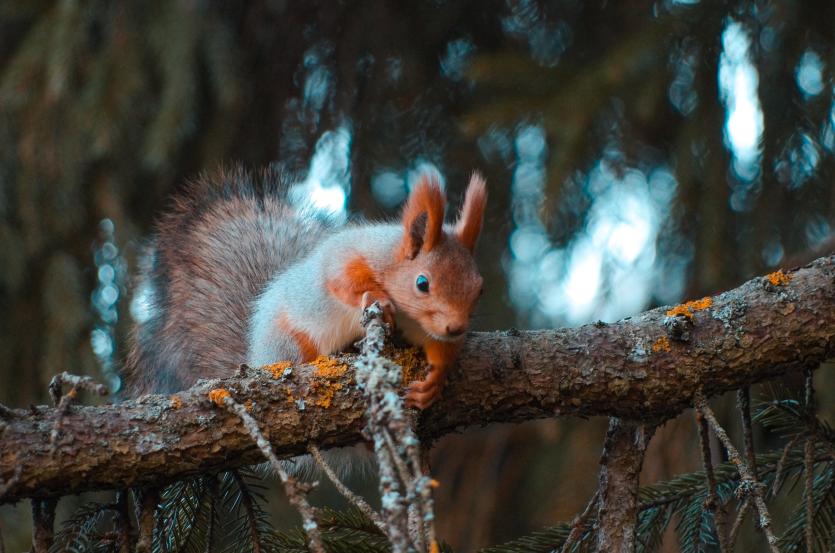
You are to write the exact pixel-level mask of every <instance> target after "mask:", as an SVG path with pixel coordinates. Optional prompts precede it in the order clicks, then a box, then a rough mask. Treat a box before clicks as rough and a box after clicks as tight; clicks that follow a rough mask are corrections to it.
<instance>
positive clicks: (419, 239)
mask: <svg viewBox="0 0 835 553" xmlns="http://www.w3.org/2000/svg"><path fill="white" fill-rule="evenodd" d="M444 205H445V201H444V193H443V192H442V191H441V185H440V183H439V182H438V178H437V176H435V175H430V174H423V175H421V177H420V180H419V181H418V183H417V185H416V186H415V187H414V189H412V193H411V194H410V195H409V200H408V201H407V202H406V206H405V207H404V208H403V230H404V233H403V249H402V252H403V256H404V257H406V258H408V259H414V258H415V257H416V256H417V254H418V253H419V252H420V251H421V250H422V251H424V252H429V251H432V249H433V248H434V247H435V246H437V245H438V243H439V242H440V241H441V236H442V233H443V224H444Z"/></svg>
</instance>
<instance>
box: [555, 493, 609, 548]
mask: <svg viewBox="0 0 835 553" xmlns="http://www.w3.org/2000/svg"><path fill="white" fill-rule="evenodd" d="M599 498H600V491H599V490H597V491H595V492H594V495H592V496H591V499H590V500H589V502H588V504H587V505H586V508H585V509H583V512H582V513H579V514H578V515H577V516H575V517H574V520H572V521H571V531H570V532H569V533H568V537H567V538H565V543H563V544H562V549H560V553H569V552H570V551H571V548H572V547H573V546H574V544H575V543H576V542H577V540H578V539H580V535H581V534H582V532H583V529H584V528H585V527H586V523H587V522H588V519H589V516H591V514H592V513H593V512H594V508H595V507H596V506H597V500H598V499H599Z"/></svg>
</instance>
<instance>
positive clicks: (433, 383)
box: [406, 369, 446, 410]
mask: <svg viewBox="0 0 835 553" xmlns="http://www.w3.org/2000/svg"><path fill="white" fill-rule="evenodd" d="M439 373H440V371H433V370H432V369H430V370H429V374H428V375H427V376H426V378H424V379H423V380H416V381H415V382H412V383H411V385H409V391H408V392H406V405H407V406H408V407H417V408H418V409H420V410H424V409H426V408H427V407H429V406H431V405H432V404H433V403H435V402H436V401H438V399H439V398H440V397H441V392H443V390H444V384H445V383H446V378H445V377H444V375H442V374H439Z"/></svg>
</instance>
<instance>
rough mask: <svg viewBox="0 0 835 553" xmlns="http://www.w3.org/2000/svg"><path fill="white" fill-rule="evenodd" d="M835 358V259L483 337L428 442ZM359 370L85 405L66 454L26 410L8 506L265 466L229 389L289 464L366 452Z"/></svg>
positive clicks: (12, 450) (410, 367) (684, 402)
mask: <svg viewBox="0 0 835 553" xmlns="http://www.w3.org/2000/svg"><path fill="white" fill-rule="evenodd" d="M668 313H670V315H668ZM676 313H679V314H678V315H676ZM394 355H396V361H397V362H398V363H400V364H401V365H402V366H403V368H404V373H406V374H414V371H415V370H416V369H417V365H418V364H420V363H422V361H420V360H417V361H415V356H414V354H413V353H410V352H402V351H401V352H397V351H395V352H394ZM833 356H835V256H830V257H826V258H821V259H819V260H817V261H816V262H814V263H813V264H811V265H810V266H808V267H805V268H802V269H798V270H795V271H792V272H789V273H786V274H785V275H784V274H782V273H778V274H776V275H770V277H758V278H755V279H753V280H751V281H749V282H747V283H745V284H744V285H742V286H740V287H739V288H736V289H734V290H731V291H729V292H726V293H724V294H721V295H719V296H716V297H713V298H711V299H710V300H705V301H699V302H693V303H690V304H685V305H683V306H677V307H676V308H674V309H673V310H668V309H665V308H659V309H654V310H651V311H647V312H644V313H642V314H640V315H637V316H635V317H632V318H629V319H625V320H622V321H619V322H617V323H613V324H603V323H599V324H595V325H586V326H582V327H579V328H572V329H559V330H542V331H530V332H519V331H515V330H509V331H503V332H480V333H472V334H470V335H469V337H468V340H467V343H466V344H465V346H464V349H463V352H462V355H461V359H460V362H459V367H458V368H457V369H456V370H454V371H452V374H451V375H450V379H449V383H448V385H447V388H446V390H445V392H444V397H443V398H442V400H441V401H439V402H438V404H437V405H435V406H433V407H432V408H431V409H429V410H428V411H427V412H426V413H424V414H422V415H421V418H420V427H419V429H418V432H419V434H420V436H421V438H422V439H424V440H427V441H429V442H431V441H432V440H435V439H437V438H439V437H440V436H443V435H444V434H447V433H449V432H451V431H454V430H458V429H461V428H464V427H467V426H471V425H483V424H487V423H491V422H518V421H523V420H530V419H535V418H541V417H552V416H554V415H568V414H572V415H583V416H592V415H606V416H616V417H621V418H624V419H633V420H644V421H650V422H655V421H659V420H662V419H664V418H666V417H670V416H673V415H675V414H677V413H678V412H680V411H681V410H683V409H684V408H686V407H688V406H690V405H692V402H693V396H694V394H695V393H696V392H697V391H698V390H700V389H703V390H704V393H705V394H706V395H714V394H718V393H722V392H725V391H728V390H733V389H738V388H740V387H742V386H745V385H749V384H752V383H754V382H759V381H762V380H766V379H769V378H774V377H777V376H780V375H783V374H785V373H786V372H788V371H793V370H801V369H807V368H809V369H812V368H816V367H817V366H818V364H819V363H820V362H821V361H824V360H826V359H829V358H831V357H833ZM354 358H355V356H351V355H343V356H339V357H337V358H334V359H333V360H325V361H322V360H319V361H318V362H314V363H311V364H308V365H303V366H298V367H294V368H293V369H292V371H286V370H283V369H282V370H281V371H278V370H273V371H269V370H255V369H250V370H248V371H245V374H244V375H242V376H235V377H232V378H228V379H223V380H214V381H201V382H198V383H197V384H196V385H195V386H194V387H192V388H191V389H189V390H186V391H183V392H180V393H178V394H176V395H175V396H171V397H167V396H146V397H143V398H140V399H138V400H136V401H126V402H124V403H121V404H118V405H110V406H103V407H84V406H78V405H72V406H70V407H68V409H67V413H66V414H65V415H64V416H63V417H62V420H61V425H60V434H59V435H58V436H57V437H56V439H55V443H54V444H53V446H50V432H51V431H52V429H53V426H54V422H55V420H56V417H58V416H59V412H58V411H56V409H55V408H50V407H43V406H41V407H32V408H31V409H29V410H15V411H13V414H12V415H11V416H5V417H3V420H2V422H0V490H5V494H4V495H0V503H3V502H9V501H16V500H18V499H21V498H24V497H49V496H57V495H64V494H69V493H79V492H82V491H91V490H100V489H126V488H128V487H136V486H140V487H143V486H148V485H152V486H159V485H162V484H165V483H166V482H170V481H172V480H175V479H178V478H182V477H184V476H187V475H191V474H196V473H199V472H203V471H206V470H212V469H229V468H234V467H236V466H240V465H243V464H251V463H256V462H260V461H262V460H263V459H262V456H261V454H260V452H259V450H258V448H257V447H256V446H255V444H253V442H252V439H251V438H250V436H249V434H248V433H247V432H246V431H245V430H244V429H243V428H242V427H241V425H240V424H239V423H238V419H237V417H236V416H235V415H233V414H232V413H228V412H226V411H225V410H218V409H213V408H212V407H211V405H210V403H209V401H208V399H207V397H208V392H209V391H210V390H212V389H214V388H219V387H223V388H226V389H229V390H230V391H231V392H232V393H233V394H234V396H235V397H238V398H242V400H243V398H245V399H246V400H247V401H248V405H249V406H250V407H251V411H250V414H251V415H252V417H253V418H255V419H256V420H257V421H258V423H259V426H260V427H261V428H262V430H263V432H264V434H265V436H266V437H267V438H268V439H269V440H270V442H271V443H272V446H273V449H274V451H275V453H276V454H277V455H279V456H282V457H287V456H292V455H298V454H302V453H304V452H305V451H306V449H307V444H308V443H315V444H317V445H319V446H320V447H322V448H327V447H332V446H341V445H348V444H351V443H355V442H357V441H360V440H361V439H362V438H361V430H362V427H363V424H364V413H365V405H364V404H363V401H362V395H361V393H360V391H359V390H357V389H356V387H355V385H354V382H353V371H352V370H349V368H348V367H349V366H350V365H349V363H350V362H351V361H352V360H353V359H354ZM273 368H275V367H273ZM232 372H233V371H232V370H230V374H231V373H232ZM282 375H284V376H282ZM7 415H8V414H7ZM17 471H19V473H18V474H16V472H17Z"/></svg>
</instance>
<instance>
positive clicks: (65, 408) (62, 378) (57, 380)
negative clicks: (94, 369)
mask: <svg viewBox="0 0 835 553" xmlns="http://www.w3.org/2000/svg"><path fill="white" fill-rule="evenodd" d="M65 384H67V385H69V386H71V388H70V390H69V391H68V392H67V393H66V394H64V395H62V393H63V388H64V385H65ZM79 389H82V390H88V391H91V392H94V393H96V394H98V395H100V396H106V395H107V393H108V391H107V386H105V385H103V384H99V383H97V382H96V381H95V380H93V379H92V378H91V377H89V376H78V375H74V374H70V373H68V372H62V373H60V374H56V375H55V376H53V377H52V380H51V381H50V382H49V395H50V397H51V398H52V403H54V404H55V405H56V406H57V407H58V409H56V414H55V422H53V424H52V431H51V432H50V434H49V444H50V447H51V451H52V454H55V449H56V448H57V446H58V437H59V436H60V435H61V425H62V424H63V422H64V417H66V416H67V413H69V411H70V406H71V405H72V403H73V401H75V399H76V397H77V396H78V390H79Z"/></svg>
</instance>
